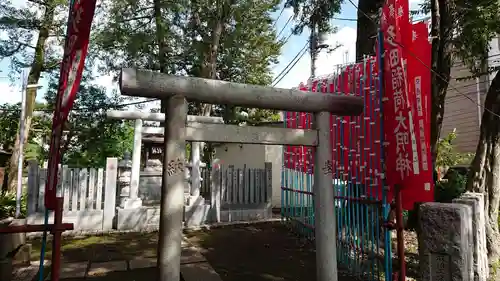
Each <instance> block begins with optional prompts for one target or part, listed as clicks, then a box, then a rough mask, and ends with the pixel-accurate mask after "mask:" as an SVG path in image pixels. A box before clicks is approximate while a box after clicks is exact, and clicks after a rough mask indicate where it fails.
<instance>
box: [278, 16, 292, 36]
mask: <svg viewBox="0 0 500 281" xmlns="http://www.w3.org/2000/svg"><path fill="white" fill-rule="evenodd" d="M292 18H293V15H291V16H290V17H289V18H288V20H287V21H286V23H285V25H284V26H283V28H281V30H280V32H279V33H278V35H277V36H276V38H278V37H280V35H281V33H283V30H285V28H286V27H287V26H288V24H289V23H290V21H291V20H292Z"/></svg>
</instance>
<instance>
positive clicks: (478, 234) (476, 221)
mask: <svg viewBox="0 0 500 281" xmlns="http://www.w3.org/2000/svg"><path fill="white" fill-rule="evenodd" d="M453 203H458V204H465V205H468V206H470V207H471V208H472V236H473V243H474V249H473V252H474V281H486V280H488V277H489V267H488V249H487V248H486V217H485V212H484V195H483V194H482V193H472V192H466V193H464V194H463V195H462V196H460V198H457V199H454V200H453Z"/></svg>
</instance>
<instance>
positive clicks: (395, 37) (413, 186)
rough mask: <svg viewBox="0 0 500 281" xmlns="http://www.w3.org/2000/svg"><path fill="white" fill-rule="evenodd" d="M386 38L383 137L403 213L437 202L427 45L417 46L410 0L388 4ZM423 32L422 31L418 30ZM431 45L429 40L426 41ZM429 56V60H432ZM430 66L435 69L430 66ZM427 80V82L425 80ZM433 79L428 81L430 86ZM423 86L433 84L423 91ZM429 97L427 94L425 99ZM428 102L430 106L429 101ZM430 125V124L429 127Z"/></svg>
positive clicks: (384, 17)
mask: <svg viewBox="0 0 500 281" xmlns="http://www.w3.org/2000/svg"><path fill="white" fill-rule="evenodd" d="M381 22H382V30H383V32H384V50H385V56H384V68H385V69H384V76H385V79H384V83H385V92H384V105H383V110H384V135H385V140H386V142H387V143H388V145H387V146H386V147H385V157H386V181H387V182H386V183H387V184H388V185H389V186H390V192H389V197H388V201H391V200H392V193H393V188H394V186H395V185H400V186H401V187H403V208H404V209H406V210H411V209H413V206H414V203H416V202H428V201H432V200H433V192H432V168H431V167H430V164H429V160H430V154H429V153H430V149H429V134H430V133H429V132H430V123H429V122H428V120H429V119H430V118H429V117H430V115H429V114H430V107H429V105H428V104H429V102H430V96H427V95H428V94H429V95H430V93H429V91H430V70H429V69H425V68H424V65H422V64H421V63H420V64H417V62H418V59H416V58H415V56H416V57H418V58H420V57H421V55H423V54H422V53H420V54H416V53H415V51H416V50H417V49H419V52H427V51H429V54H430V50H429V49H427V48H428V45H429V43H428V41H427V42H426V44H423V45H421V42H420V41H419V42H416V41H415V42H414V39H415V36H414V34H415V33H414V32H413V29H412V26H411V24H410V22H409V5H408V0H389V1H388V2H387V3H386V5H385V6H384V8H383V15H382V21H381ZM418 28H419V31H418V32H421V27H420V26H419V27H418ZM424 37H425V40H427V36H424ZM429 54H425V55H429ZM426 65H430V58H429V62H428V63H426ZM424 76H425V78H424ZM427 77H428V80H427ZM423 80H426V81H429V82H424V83H427V84H425V85H424V83H422V82H423ZM424 92H425V93H424ZM424 99H425V101H424ZM426 120H427V121H426Z"/></svg>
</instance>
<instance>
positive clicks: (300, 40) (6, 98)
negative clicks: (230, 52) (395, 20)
mask: <svg viewBox="0 0 500 281" xmlns="http://www.w3.org/2000/svg"><path fill="white" fill-rule="evenodd" d="M409 1H410V9H416V8H418V4H419V3H420V2H421V1H422V0H409ZM12 2H13V3H14V5H16V6H24V5H26V0H13V1H12ZM344 2H345V3H344V4H342V9H341V13H340V14H339V15H338V16H337V17H338V18H340V19H356V17H357V9H356V7H355V6H354V5H353V4H355V5H356V6H357V2H358V0H353V3H351V2H349V0H347V1H344ZM279 13H280V11H279V10H278V11H277V12H276V13H275V15H274V18H278V16H279ZM290 16H292V11H291V9H285V10H284V12H283V13H282V15H281V17H279V18H278V21H277V23H276V25H275V28H276V29H277V32H280V31H281V30H282V29H283V28H284V27H285V29H283V32H282V33H281V36H280V37H288V35H289V34H290V33H291V27H292V24H291V23H289V24H288V25H287V26H285V24H286V22H287V21H288V19H289V17H290ZM333 25H335V26H336V27H337V32H336V33H335V34H329V35H327V37H326V41H325V43H327V44H329V45H330V46H336V45H340V46H341V47H340V48H338V49H336V50H335V51H334V52H331V53H327V52H326V51H323V52H321V53H320V54H319V57H318V61H317V70H316V71H317V72H316V75H317V76H320V75H326V74H329V73H332V72H333V70H334V69H335V68H336V65H338V64H342V63H347V62H353V61H354V57H355V53H356V52H355V46H356V22H355V21H350V20H334V21H333ZM2 36H4V35H2V32H1V31H0V38H1V37H2ZM308 36H309V31H308V30H307V29H305V30H304V32H303V34H302V35H298V36H292V37H290V39H289V40H288V41H287V43H286V45H285V46H284V47H283V49H282V55H281V56H280V59H279V61H280V62H279V64H277V65H275V66H274V67H273V73H274V75H275V77H276V76H277V75H279V74H280V73H281V72H282V70H283V69H284V68H286V67H287V65H288V64H289V63H290V61H292V60H293V58H294V57H295V56H296V55H297V53H298V52H299V51H300V50H301V49H302V48H303V47H304V45H305V44H306V42H307V39H308ZM9 64H10V61H9V60H8V59H4V60H3V61H0V104H4V103H18V102H20V101H21V83H20V81H21V79H20V77H19V78H18V79H16V81H14V82H12V81H10V80H9V79H8V78H7V77H6V76H7V75H8V73H9ZM309 72H310V55H309V53H308V52H307V53H306V54H305V55H304V56H302V58H301V59H300V60H299V61H298V63H297V64H296V65H295V66H294V67H293V68H292V69H291V70H290V71H289V72H288V73H287V74H286V76H285V77H284V78H283V79H282V80H281V81H280V82H279V83H278V84H277V85H276V87H279V88H293V87H296V86H298V84H299V83H300V82H306V81H307V78H308V75H309ZM94 82H95V83H96V84H98V85H101V86H104V87H106V89H108V91H109V92H111V91H112V90H113V89H118V86H117V85H116V83H113V81H112V78H111V77H110V76H100V77H98V78H96V79H95V81H94ZM39 85H41V86H42V88H41V89H40V91H39V93H38V94H37V96H38V97H37V100H40V101H41V100H42V97H43V95H44V92H45V88H46V85H47V81H45V80H44V79H42V80H41V81H40V83H39ZM151 106H154V104H151V105H150V106H148V107H146V108H144V109H143V110H149V108H150V107H151Z"/></svg>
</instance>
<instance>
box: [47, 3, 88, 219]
mask: <svg viewBox="0 0 500 281" xmlns="http://www.w3.org/2000/svg"><path fill="white" fill-rule="evenodd" d="M95 4H96V0H74V1H72V7H71V9H70V14H69V20H68V29H67V37H66V43H65V48H64V56H63V61H62V63H61V72H60V76H59V89H58V91H57V97H56V108H55V111H54V117H53V119H52V137H51V142H50V154H49V166H48V177H47V184H46V185H45V207H46V208H47V209H49V210H53V209H54V208H55V198H56V186H57V174H58V164H59V161H60V157H61V155H60V142H61V134H62V130H63V126H64V123H65V122H66V120H67V119H68V114H69V112H70V110H71V108H72V107H73V103H74V101H75V96H76V92H77V91H78V87H79V86H80V80H81V78H82V72H83V68H84V65H85V57H86V56H87V48H88V44H89V36H90V28H91V26H92V20H93V18H94V11H95Z"/></svg>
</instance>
